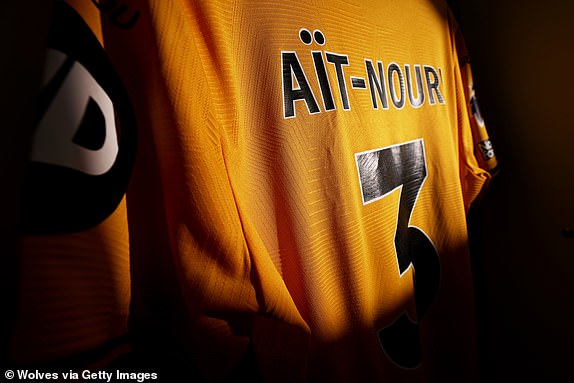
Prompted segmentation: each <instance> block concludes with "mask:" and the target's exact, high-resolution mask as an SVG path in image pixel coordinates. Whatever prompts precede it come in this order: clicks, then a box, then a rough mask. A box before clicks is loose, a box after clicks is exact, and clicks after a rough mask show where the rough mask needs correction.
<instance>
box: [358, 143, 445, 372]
mask: <svg viewBox="0 0 574 383" xmlns="http://www.w3.org/2000/svg"><path fill="white" fill-rule="evenodd" d="M355 159H356V163H357V169H358V171H359V179H360V183H361V190H362V197H363V204H368V203H371V202H375V201H377V200H379V199H382V198H385V197H386V196H388V195H389V194H391V192H393V191H395V190H396V189H398V188H400V193H401V194H400V200H399V207H398V209H399V211H398V215H397V217H398V218H397V229H396V233H395V239H394V242H395V250H396V256H397V261H398V265H399V272H400V275H401V276H402V275H403V274H404V273H405V272H406V271H407V269H408V268H409V267H410V266H411V265H412V266H413V268H414V269H415V273H414V275H415V277H414V288H415V294H414V295H415V305H416V312H417V318H416V319H414V320H413V319H411V318H410V317H409V315H408V313H407V312H406V310H404V311H403V312H402V314H401V315H399V317H398V318H396V319H395V321H394V322H393V323H392V324H391V325H389V326H387V327H385V328H383V329H381V330H379V331H378V337H379V343H380V345H381V347H382V349H383V351H384V352H385V354H386V355H387V356H388V358H389V359H391V360H392V361H393V362H394V363H395V364H397V365H398V366H400V367H402V368H415V367H417V366H418V365H419V364H420V362H421V348H420V342H419V329H418V324H419V322H420V321H421V320H422V318H423V316H424V314H425V313H426V312H427V310H428V308H429V306H430V305H431V303H432V302H433V300H434V298H435V296H436V294H437V291H438V286H439V280H440V264H439V258H438V253H437V251H436V249H435V248H434V245H433V244H432V242H431V241H430V239H429V238H428V237H427V235H426V234H425V233H424V232H423V231H422V230H421V229H419V228H417V227H413V226H409V223H410V218H411V214H412V212H413V209H414V207H415V204H416V201H417V198H418V195H419V191H420V190H421V188H422V186H423V183H424V181H425V179H426V177H427V168H426V156H425V151H424V142H423V140H422V139H419V140H415V141H410V142H406V143H403V144H399V145H394V146H389V147H386V148H382V149H376V150H372V151H368V152H364V153H357V154H355Z"/></svg>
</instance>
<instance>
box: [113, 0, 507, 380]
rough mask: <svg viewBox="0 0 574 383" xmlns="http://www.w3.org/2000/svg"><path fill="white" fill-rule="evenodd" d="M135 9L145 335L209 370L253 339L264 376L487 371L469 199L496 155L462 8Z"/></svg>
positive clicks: (120, 56)
mask: <svg viewBox="0 0 574 383" xmlns="http://www.w3.org/2000/svg"><path fill="white" fill-rule="evenodd" d="M126 4H127V5H128V7H129V8H130V9H131V10H132V12H134V11H135V10H137V11H139V12H141V13H140V17H139V19H138V21H137V23H136V24H135V25H134V26H133V28H131V29H128V30H120V29H119V28H114V27H113V26H109V27H108V28H105V26H104V32H103V33H104V40H105V41H106V42H107V45H106V47H107V50H108V53H109V54H110V55H111V57H112V60H115V62H116V66H117V67H118V68H119V70H120V73H121V74H122V77H123V78H124V79H125V81H126V85H127V87H128V89H130V90H131V91H132V93H131V96H132V99H133V100H134V105H135V108H136V111H137V113H138V117H139V119H138V124H139V125H138V126H139V133H140V140H141V141H140V148H139V149H140V151H139V153H140V155H139V157H138V162H137V163H136V170H135V174H134V180H133V183H132V184H131V189H130V192H129V193H128V206H129V212H130V227H131V231H130V235H131V244H132V246H131V251H132V252H131V257H132V265H133V270H132V271H133V278H134V279H133V284H132V286H133V290H132V294H133V296H134V312H133V318H132V319H133V325H134V327H133V329H134V331H136V332H137V333H138V334H143V336H144V337H145V334H146V333H149V332H153V331H160V332H162V333H164V334H166V336H171V337H173V338H174V339H177V341H178V342H180V343H181V347H182V349H184V350H186V352H188V353H189V355H190V358H191V361H193V364H194V365H195V366H196V368H197V369H198V370H199V371H200V373H201V375H202V376H205V377H210V378H218V377H223V376H225V374H227V372H228V371H229V370H230V369H232V368H233V366H234V365H236V364H237V363H238V361H239V360H240V359H241V357H242V354H243V352H244V350H245V349H246V348H247V346H248V344H251V345H252V347H253V349H254V353H255V358H256V360H257V363H258V366H259V368H260V371H261V376H262V377H263V380H264V381H274V382H275V381H288V382H295V381H304V380H305V379H306V380H307V381H343V382H349V381H377V380H381V381H385V379H391V380H395V381H413V382H414V381H444V380H461V381H469V380H472V379H473V378H476V377H477V375H478V371H477V365H476V350H475V342H476V341H475V328H474V320H475V316H474V310H473V303H472V301H473V295H472V286H471V274H470V265H469V255H468V250H467V227H466V212H467V210H468V207H469V206H470V204H471V202H472V201H473V199H474V198H475V197H476V195H477V194H478V192H479V191H480V190H481V188H482V187H483V186H484V184H485V183H486V182H487V181H488V180H489V178H490V175H489V170H491V169H493V168H494V167H495V162H496V159H495V157H494V156H493V155H492V153H491V152H488V151H480V148H485V147H486V148H488V147H489V146H488V142H489V141H488V135H487V134H486V131H485V128H484V125H483V124H481V123H479V122H480V119H478V118H477V116H478V115H473V113H472V110H473V109H472V108H471V106H472V105H473V104H471V96H472V83H471V81H472V80H471V76H470V71H469V66H468V63H467V59H466V53H465V52H464V50H463V47H462V46H461V44H460V41H459V37H458V34H459V31H458V28H457V26H456V23H455V21H454V20H453V18H452V16H451V14H450V13H449V10H448V8H447V6H446V5H445V4H444V3H442V2H435V1H432V2H431V1H423V0H409V1H382V2H381V1H330V2H321V1H309V2H291V1H287V2H260V1H232V2H229V1H209V2H200V1H150V2H138V1H133V2H126ZM481 145H482V146H481ZM132 214H137V216H136V215H132ZM132 218H134V219H132ZM160 265H161V266H160ZM165 281H169V282H168V283H166V282H165ZM166 307H167V311H165V312H166V313H169V314H163V313H162V310H166ZM176 318H177V319H176ZM151 329H153V331H152V330H151Z"/></svg>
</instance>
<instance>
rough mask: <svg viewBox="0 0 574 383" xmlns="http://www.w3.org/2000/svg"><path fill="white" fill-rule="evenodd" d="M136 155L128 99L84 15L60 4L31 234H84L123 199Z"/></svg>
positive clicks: (35, 168)
mask: <svg viewBox="0 0 574 383" xmlns="http://www.w3.org/2000/svg"><path fill="white" fill-rule="evenodd" d="M135 152H136V121H135V116H134V113H133V110H132V107H131V104H130V100H129V97H128V95H127V92H126V91H125V89H124V87H123V85H122V83H121V80H120V78H119V76H118V75H117V73H116V72H115V70H114V68H113V66H112V64H111V63H110V61H109V59H108V57H107V55H106V53H105V51H104V49H103V48H102V46H101V45H100V43H99V41H98V39H97V38H96V36H94V34H93V33H92V31H91V30H90V28H89V27H88V26H87V25H86V23H85V22H84V20H83V19H82V18H81V16H80V15H79V14H77V13H76V12H75V10H74V9H72V8H71V7H70V6H68V5H66V4H65V3H63V2H56V3H55V9H54V20H53V24H52V28H51V30H50V36H49V49H48V52H47V55H46V63H45V71H44V81H43V87H42V90H41V93H40V95H39V97H38V102H37V114H36V130H35V132H34V136H33V139H32V142H31V145H30V154H29V161H28V166H27V173H26V179H25V184H24V190H23V201H22V203H23V219H22V224H23V230H24V232H25V233H28V234H50V233H66V232H74V231H81V230H85V229H87V228H90V227H93V226H95V225H97V224H98V223H100V222H102V221H103V220H104V219H105V218H107V217H108V216H109V215H110V214H111V213H113V212H114V211H115V209H116V208H117V206H118V204H119V203H120V201H121V200H122V198H123V196H124V194H125V192H126V189H127V185H128V182H129V178H130V174H131V171H132V167H133V162H134V159H135Z"/></svg>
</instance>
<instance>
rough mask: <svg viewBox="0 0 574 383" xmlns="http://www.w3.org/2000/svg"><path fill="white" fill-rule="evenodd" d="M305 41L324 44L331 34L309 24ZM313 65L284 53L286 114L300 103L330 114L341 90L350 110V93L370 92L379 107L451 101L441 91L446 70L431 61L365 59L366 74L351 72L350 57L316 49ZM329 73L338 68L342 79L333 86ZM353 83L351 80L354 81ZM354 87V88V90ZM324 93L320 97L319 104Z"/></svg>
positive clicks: (311, 111) (292, 114)
mask: <svg viewBox="0 0 574 383" xmlns="http://www.w3.org/2000/svg"><path fill="white" fill-rule="evenodd" d="M299 39H300V40H301V43H302V44H303V45H304V46H308V47H311V48H312V47H314V46H318V47H322V46H324V45H325V43H326V37H325V35H324V34H323V32H321V31H320V30H315V31H313V32H312V33H311V32H310V31H309V30H308V29H305V28H302V29H300V30H299ZM309 53H310V54H311V57H312V60H313V68H303V65H301V61H300V60H299V56H298V52H295V51H281V70H282V82H283V118H285V119H287V118H294V117H296V106H297V105H298V104H304V105H305V106H306V110H307V111H308V113H309V114H317V113H322V112H330V111H333V110H336V109H337V103H338V102H336V101H335V96H334V94H336V92H335V91H334V89H337V90H338V94H339V96H340V107H341V108H342V109H343V110H350V109H351V104H350V99H349V92H350V91H367V90H368V91H369V92H370V97H371V101H372V105H373V109H376V110H386V109H389V108H391V107H392V108H395V109H403V108H404V107H405V106H407V105H409V106H410V107H412V108H420V107H421V106H423V105H424V104H425V103H428V104H429V105H437V104H439V105H440V104H446V100H445V99H444V96H443V94H442V92H441V89H440V88H441V76H440V68H439V69H437V68H435V67H434V66H432V65H427V64H402V65H399V64H398V63H396V62H389V63H383V61H381V60H373V59H371V58H364V59H363V62H362V65H364V69H365V75H364V77H360V76H349V78H348V79H349V81H347V76H346V75H345V70H346V68H347V67H349V66H351V65H352V63H351V62H350V60H349V56H348V55H346V54H341V53H334V52H329V51H326V50H311V51H310V52H309ZM305 54H306V53H305ZM353 64H354V63H353ZM329 71H334V75H335V78H336V83H335V84H331V81H330V80H329V75H328V72H329ZM311 75H314V76H315V77H316V79H317V84H318V89H313V88H312V87H311V85H310V82H309V76H311ZM349 83H350V84H349ZM349 86H350V88H349ZM319 97H320V101H321V102H319Z"/></svg>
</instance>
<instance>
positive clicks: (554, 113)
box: [450, 0, 574, 382]
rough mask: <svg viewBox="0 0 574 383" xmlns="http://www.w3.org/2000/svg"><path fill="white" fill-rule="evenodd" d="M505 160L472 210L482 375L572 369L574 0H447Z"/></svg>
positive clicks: (507, 377) (509, 377) (572, 374)
mask: <svg viewBox="0 0 574 383" xmlns="http://www.w3.org/2000/svg"><path fill="white" fill-rule="evenodd" d="M450 3H451V5H452V8H453V10H454V11H455V13H456V14H457V17H458V18H459V21H460V23H461V25H462V29H463V32H464V35H465V39H466V42H467V45H468V49H469V52H470V55H471V60H472V63H473V72H474V77H475V83H476V85H477V88H478V90H477V92H478V97H479V103H480V106H481V110H482V114H483V116H484V117H485V120H486V122H487V124H488V129H489V132H490V134H491V138H492V140H493V143H494V145H495V149H496V151H497V156H498V159H499V162H500V164H501V171H500V173H499V174H498V176H497V177H496V178H495V179H494V180H493V182H492V184H491V187H490V189H489V190H488V192H487V194H486V195H485V196H484V198H483V199H482V200H481V201H480V203H479V205H478V206H477V209H476V210H475V211H474V212H473V213H472V215H471V218H470V223H471V226H470V227H471V233H472V239H473V242H472V245H473V254H474V255H473V256H474V266H475V275H476V285H477V287H478V289H477V293H478V302H479V314H480V325H481V327H480V331H481V337H480V341H481V343H480V344H481V348H482V355H483V363H484V365H483V367H484V368H485V376H484V381H485V382H503V381H504V382H506V381H512V382H521V381H527V382H563V381H569V382H572V381H574V317H573V314H574V275H573V274H574V238H572V232H570V231H569V229H572V230H574V122H573V119H572V113H573V111H574V105H573V100H574V98H573V95H572V93H573V91H574V80H573V78H572V76H573V74H574V68H573V63H574V1H571V0H552V1H530V0H526V1H519V0H504V1H500V0H482V1H479V0H466V1H465V0H452V1H450Z"/></svg>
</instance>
